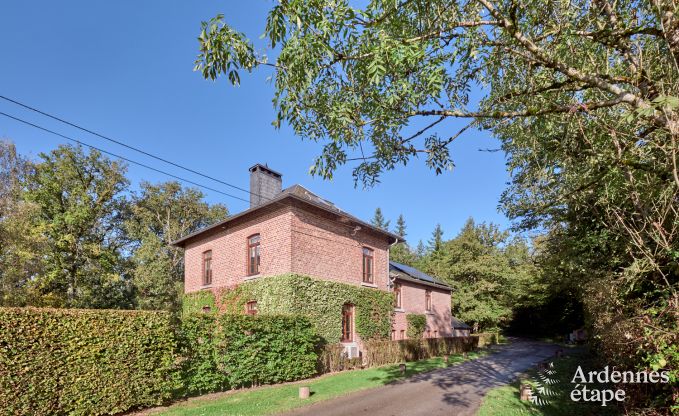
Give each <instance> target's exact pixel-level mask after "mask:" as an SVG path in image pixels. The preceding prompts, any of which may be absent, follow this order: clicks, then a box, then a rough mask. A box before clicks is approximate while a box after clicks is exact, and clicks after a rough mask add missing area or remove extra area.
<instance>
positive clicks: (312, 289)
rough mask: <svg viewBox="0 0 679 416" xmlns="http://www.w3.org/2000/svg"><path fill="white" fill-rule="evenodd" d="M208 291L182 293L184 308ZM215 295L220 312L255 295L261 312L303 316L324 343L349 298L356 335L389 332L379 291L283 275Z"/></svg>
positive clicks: (204, 300) (332, 337) (196, 306)
mask: <svg viewBox="0 0 679 416" xmlns="http://www.w3.org/2000/svg"><path fill="white" fill-rule="evenodd" d="M209 293H210V292H197V293H191V294H188V295H186V296H185V300H184V305H185V311H187V310H188V311H190V312H199V311H200V308H202V306H203V305H210V304H211V303H210V302H214V300H210V299H209V296H210V295H209ZM216 298H217V299H216V305H217V308H218V309H219V311H220V313H225V314H242V313H243V312H244V311H245V304H246V303H247V302H248V301H250V300H257V308H258V310H259V311H260V313H262V314H277V315H290V314H295V315H301V316H305V317H307V318H308V319H309V321H310V322H311V323H312V325H313V326H314V328H315V330H316V333H317V334H318V335H319V336H320V337H321V339H322V341H323V342H324V343H329V344H334V343H338V342H339V341H340V338H341V336H342V319H341V316H342V306H343V305H344V304H345V303H350V304H353V305H354V306H355V311H356V315H355V318H354V319H355V325H356V332H357V333H358V335H359V336H360V337H361V339H362V340H364V341H367V340H374V339H389V338H390V336H391V321H392V315H393V311H394V295H393V293H390V292H385V291H381V290H375V289H370V288H363V287H358V286H353V285H348V284H344V283H337V282H330V281H326V280H318V279H314V278H311V277H308V276H300V275H294V274H289V275H282V276H271V277H264V278H261V279H257V280H253V281H249V282H245V283H243V284H241V285H239V286H237V287H235V288H228V289H222V290H220V291H219V292H218V294H217V296H216ZM197 299H200V300H197ZM213 299H214V298H213ZM191 308H193V309H192V310H191Z"/></svg>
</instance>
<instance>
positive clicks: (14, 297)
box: [0, 141, 45, 306]
mask: <svg viewBox="0 0 679 416" xmlns="http://www.w3.org/2000/svg"><path fill="white" fill-rule="evenodd" d="M32 170H33V164H32V163H31V162H30V161H29V160H27V159H25V158H23V157H22V156H21V155H19V154H17V152H16V148H15V146H14V144H13V143H11V142H9V141H0V305H5V306H25V305H27V304H32V303H34V302H35V299H34V298H33V296H32V295H33V293H32V291H31V289H32V287H31V283H32V282H33V280H34V278H35V277H36V276H38V275H40V274H41V273H42V271H43V267H44V262H43V258H42V256H41V252H42V251H43V250H44V249H45V247H44V244H45V240H44V239H43V238H42V236H41V235H40V233H39V231H38V228H37V227H35V226H34V224H33V221H32V219H33V217H34V216H35V215H36V214H37V212H36V211H37V206H36V205H35V204H31V203H28V202H26V201H24V199H23V198H24V194H25V192H26V185H27V178H28V177H30V176H31V173H32Z"/></svg>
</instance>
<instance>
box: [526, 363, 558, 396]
mask: <svg viewBox="0 0 679 416" xmlns="http://www.w3.org/2000/svg"><path fill="white" fill-rule="evenodd" d="M555 376H556V370H554V363H553V362H550V363H548V364H546V365H540V366H538V374H537V376H535V377H533V379H532V380H533V384H535V388H534V389H531V393H530V401H531V403H533V404H534V405H536V406H546V405H548V404H550V403H551V401H550V399H551V398H553V397H555V396H557V395H558V394H559V393H558V392H557V391H556V390H554V389H553V388H552V387H553V386H555V385H556V384H559V379H557V378H556V377H555Z"/></svg>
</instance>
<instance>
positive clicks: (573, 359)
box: [477, 351, 620, 416]
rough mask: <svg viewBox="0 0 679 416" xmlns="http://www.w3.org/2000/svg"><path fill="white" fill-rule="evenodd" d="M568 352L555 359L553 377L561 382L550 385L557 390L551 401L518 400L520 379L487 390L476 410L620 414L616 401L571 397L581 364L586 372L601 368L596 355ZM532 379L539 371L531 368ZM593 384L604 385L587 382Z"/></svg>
mask: <svg viewBox="0 0 679 416" xmlns="http://www.w3.org/2000/svg"><path fill="white" fill-rule="evenodd" d="M565 353H566V354H568V355H567V356H564V357H563V358H559V359H555V360H554V361H553V362H554V368H553V369H554V370H555V371H556V373H555V374H554V375H553V376H552V378H556V379H558V380H559V382H558V383H557V384H555V385H553V386H550V387H551V388H552V390H553V391H555V392H556V393H557V394H556V396H555V397H552V398H550V399H549V401H550V403H549V404H544V405H541V406H538V405H535V404H532V403H531V402H529V401H521V400H519V384H520V383H519V381H516V382H514V383H512V384H510V385H507V386H503V387H497V388H495V389H492V390H490V391H489V392H488V394H486V397H485V399H484V401H483V403H482V404H481V408H480V409H479V412H478V413H477V415H478V416H518V415H540V416H578V415H585V416H587V415H617V414H620V413H619V411H618V409H617V408H616V407H615V404H613V403H607V404H606V407H602V406H601V404H600V403H599V404H594V403H584V402H582V401H580V402H574V401H571V398H570V393H571V391H572V390H573V387H574V386H575V385H574V384H571V380H572V378H573V375H574V374H575V370H576V369H577V367H578V365H580V366H582V369H583V370H584V371H585V372H587V371H589V370H596V369H601V368H600V366H598V365H597V364H596V362H595V361H594V360H593V358H592V357H591V356H590V355H589V354H587V353H585V352H582V351H580V352H576V351H566V352H565ZM527 374H528V376H529V382H530V380H533V379H534V377H535V376H536V374H537V372H536V371H535V370H530V371H528V372H527ZM589 387H593V388H602V386H597V385H588V388H589Z"/></svg>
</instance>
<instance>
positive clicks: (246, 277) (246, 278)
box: [243, 273, 261, 281]
mask: <svg viewBox="0 0 679 416" xmlns="http://www.w3.org/2000/svg"><path fill="white" fill-rule="evenodd" d="M259 276H261V273H257V274H253V275H250V276H245V277H244V278H243V280H246V281H247V280H254V279H256V278H258V277H259Z"/></svg>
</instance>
